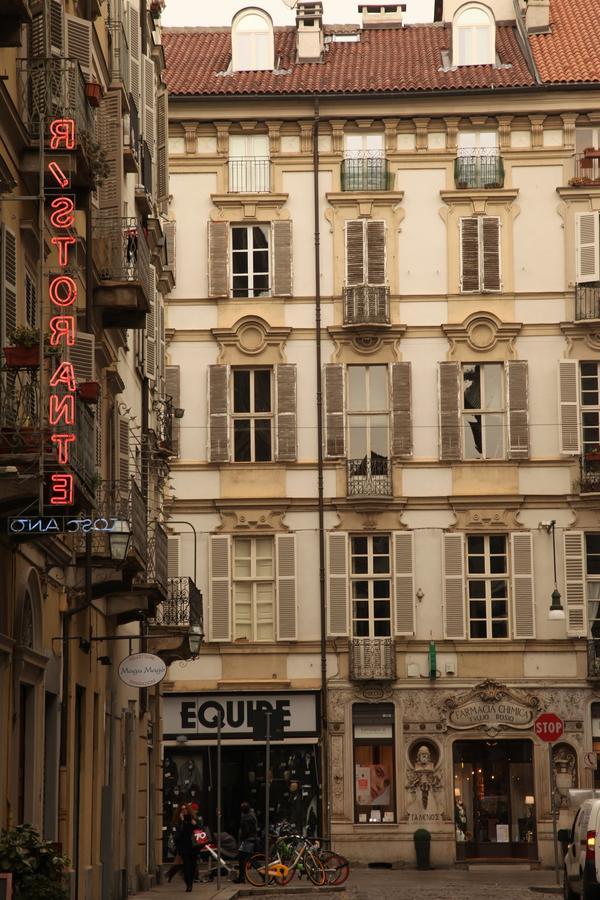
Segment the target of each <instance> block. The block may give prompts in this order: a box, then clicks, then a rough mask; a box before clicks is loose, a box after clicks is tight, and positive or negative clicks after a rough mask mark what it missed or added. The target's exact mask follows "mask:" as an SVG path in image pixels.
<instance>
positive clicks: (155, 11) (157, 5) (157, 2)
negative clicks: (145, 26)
mask: <svg viewBox="0 0 600 900" xmlns="http://www.w3.org/2000/svg"><path fill="white" fill-rule="evenodd" d="M164 8H165V0H150V15H151V16H152V18H153V19H158V17H159V16H160V14H161V13H162V11H163V9H164Z"/></svg>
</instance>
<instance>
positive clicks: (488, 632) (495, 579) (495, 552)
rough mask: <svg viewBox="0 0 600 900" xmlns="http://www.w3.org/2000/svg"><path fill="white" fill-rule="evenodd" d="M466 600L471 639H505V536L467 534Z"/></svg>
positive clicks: (506, 605) (506, 585) (506, 566)
mask: <svg viewBox="0 0 600 900" xmlns="http://www.w3.org/2000/svg"><path fill="white" fill-rule="evenodd" d="M466 545H467V602H468V610H469V637H470V638H507V637H509V625H508V621H509V620H508V577H509V576H508V547H507V539H506V535H503V534H491V535H488V534H486V535H483V534H477V535H474V534H470V535H467V542H466Z"/></svg>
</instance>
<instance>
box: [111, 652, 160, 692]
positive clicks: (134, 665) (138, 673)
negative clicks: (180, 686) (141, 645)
mask: <svg viewBox="0 0 600 900" xmlns="http://www.w3.org/2000/svg"><path fill="white" fill-rule="evenodd" d="M166 674H167V665H166V663H165V662H164V661H163V660H162V659H161V658H160V656H155V655H154V653H132V654H131V656H127V657H125V659H123V660H122V661H121V662H120V663H119V678H120V679H121V681H122V682H124V683H125V684H128V685H129V686H130V687H137V688H145V687H152V686H153V685H155V684H158V683H159V682H160V681H162V680H163V678H164V677H165V675H166Z"/></svg>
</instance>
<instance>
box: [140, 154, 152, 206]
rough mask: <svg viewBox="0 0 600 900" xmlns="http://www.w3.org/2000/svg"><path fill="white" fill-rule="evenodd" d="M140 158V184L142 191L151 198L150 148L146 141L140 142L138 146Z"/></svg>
mask: <svg viewBox="0 0 600 900" xmlns="http://www.w3.org/2000/svg"><path fill="white" fill-rule="evenodd" d="M140 157H141V161H142V171H141V177H142V184H143V185H144V190H145V191H146V193H147V194H150V196H152V193H153V192H152V156H151V154H150V148H149V147H148V144H147V143H146V141H142V142H141V145H140Z"/></svg>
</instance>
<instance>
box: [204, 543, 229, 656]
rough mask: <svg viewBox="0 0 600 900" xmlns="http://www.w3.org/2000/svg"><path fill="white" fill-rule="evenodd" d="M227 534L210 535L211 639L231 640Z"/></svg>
mask: <svg viewBox="0 0 600 900" xmlns="http://www.w3.org/2000/svg"><path fill="white" fill-rule="evenodd" d="M230 554H231V549H230V540H229V535H226V534H212V535H211V536H210V607H209V621H210V628H209V636H210V640H211V641H230V640H231V579H230V573H229V557H230Z"/></svg>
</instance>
